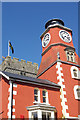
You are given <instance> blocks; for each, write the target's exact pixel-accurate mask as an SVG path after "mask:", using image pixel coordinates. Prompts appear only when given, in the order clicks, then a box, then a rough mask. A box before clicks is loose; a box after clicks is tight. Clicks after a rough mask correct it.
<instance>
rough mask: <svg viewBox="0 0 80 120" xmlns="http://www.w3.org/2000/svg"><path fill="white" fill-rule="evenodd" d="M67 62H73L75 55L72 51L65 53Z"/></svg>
mask: <svg viewBox="0 0 80 120" xmlns="http://www.w3.org/2000/svg"><path fill="white" fill-rule="evenodd" d="M67 61H70V62H75V54H74V52H73V51H67Z"/></svg>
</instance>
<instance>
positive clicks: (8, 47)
mask: <svg viewBox="0 0 80 120" xmlns="http://www.w3.org/2000/svg"><path fill="white" fill-rule="evenodd" d="M9 42H10V40H9V41H8V56H9V54H10V47H9Z"/></svg>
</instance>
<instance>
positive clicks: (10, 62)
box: [2, 56, 38, 77]
mask: <svg viewBox="0 0 80 120" xmlns="http://www.w3.org/2000/svg"><path fill="white" fill-rule="evenodd" d="M2 71H6V72H10V73H14V74H19V75H25V76H30V77H36V75H37V72H38V64H37V63H33V64H32V62H30V61H27V63H26V60H23V59H21V60H19V58H13V59H11V56H7V57H6V58H5V59H4V61H3V62H2Z"/></svg>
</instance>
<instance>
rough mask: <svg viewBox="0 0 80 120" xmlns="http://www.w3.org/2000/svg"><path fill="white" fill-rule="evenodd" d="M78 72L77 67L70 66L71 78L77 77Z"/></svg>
mask: <svg viewBox="0 0 80 120" xmlns="http://www.w3.org/2000/svg"><path fill="white" fill-rule="evenodd" d="M78 73H79V70H78V68H77V67H75V66H72V67H71V76H72V78H76V79H78Z"/></svg>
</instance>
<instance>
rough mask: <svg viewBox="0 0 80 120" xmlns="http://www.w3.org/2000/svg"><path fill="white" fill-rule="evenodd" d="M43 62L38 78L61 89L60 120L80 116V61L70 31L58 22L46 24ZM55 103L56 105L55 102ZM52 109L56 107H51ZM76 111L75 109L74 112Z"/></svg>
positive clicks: (51, 21)
mask: <svg viewBox="0 0 80 120" xmlns="http://www.w3.org/2000/svg"><path fill="white" fill-rule="evenodd" d="M40 38H41V41H42V54H41V55H42V60H41V64H40V68H39V71H38V74H37V77H38V78H40V79H48V80H50V81H51V82H55V83H58V84H59V85H60V86H61V89H60V100H61V108H62V111H61V112H62V114H61V113H60V112H59V111H58V110H57V111H58V114H60V115H59V116H63V118H78V116H79V115H80V110H79V107H78V106H79V104H80V63H79V61H80V59H79V57H78V55H77V54H76V51H75V48H74V45H73V40H72V30H71V29H70V28H67V27H65V26H64V22H63V21H62V20H60V19H52V20H49V21H48V22H47V23H46V24H45V31H44V32H43V33H42V35H41V37H40ZM57 102H58V101H57ZM54 106H55V107H56V106H57V104H56V105H54ZM74 108H75V109H74Z"/></svg>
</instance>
